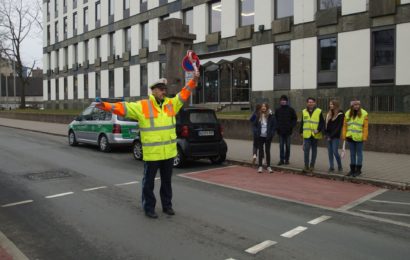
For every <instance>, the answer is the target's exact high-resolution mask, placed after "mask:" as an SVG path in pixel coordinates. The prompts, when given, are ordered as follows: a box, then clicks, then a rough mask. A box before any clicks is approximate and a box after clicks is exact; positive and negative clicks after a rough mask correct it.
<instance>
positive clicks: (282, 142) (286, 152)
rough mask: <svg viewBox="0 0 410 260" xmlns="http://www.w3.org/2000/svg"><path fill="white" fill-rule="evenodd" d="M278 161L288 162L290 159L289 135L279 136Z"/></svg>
mask: <svg viewBox="0 0 410 260" xmlns="http://www.w3.org/2000/svg"><path fill="white" fill-rule="evenodd" d="M279 150H280V161H281V162H288V161H289V157H290V135H279Z"/></svg>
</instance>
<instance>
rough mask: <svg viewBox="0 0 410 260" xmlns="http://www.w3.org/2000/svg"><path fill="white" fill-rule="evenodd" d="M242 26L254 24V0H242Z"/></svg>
mask: <svg viewBox="0 0 410 260" xmlns="http://www.w3.org/2000/svg"><path fill="white" fill-rule="evenodd" d="M239 10H240V12H241V13H240V26H246V25H251V24H254V18H255V3H254V0H240V8H239Z"/></svg>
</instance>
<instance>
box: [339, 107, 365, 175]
mask: <svg viewBox="0 0 410 260" xmlns="http://www.w3.org/2000/svg"><path fill="white" fill-rule="evenodd" d="M342 133H343V134H342V137H343V140H346V141H347V143H348V144H349V149H350V172H349V173H348V174H347V176H352V177H356V176H359V175H360V174H361V173H362V163H363V142H366V141H367V138H368V135H369V120H368V113H367V112H366V110H364V109H363V108H361V104H360V101H359V100H357V99H354V100H353V101H351V102H350V109H349V110H348V111H347V112H346V114H345V120H344V124H343V131H342Z"/></svg>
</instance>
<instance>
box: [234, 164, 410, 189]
mask: <svg viewBox="0 0 410 260" xmlns="http://www.w3.org/2000/svg"><path fill="white" fill-rule="evenodd" d="M226 162H228V163H230V164H233V165H241V166H247V167H254V165H252V163H250V162H247V161H238V160H232V159H227V160H226ZM271 167H272V168H273V169H274V170H279V171H282V172H284V173H288V174H298V175H303V176H310V177H316V178H323V179H329V180H336V181H344V182H351V183H357V184H369V185H373V186H376V187H380V188H385V189H396V190H403V191H409V190H410V183H403V182H394V181H386V180H378V179H370V178H366V177H350V176H346V175H342V174H335V173H326V172H322V171H314V172H312V173H309V174H305V173H303V172H302V169H300V168H295V167H289V166H271Z"/></svg>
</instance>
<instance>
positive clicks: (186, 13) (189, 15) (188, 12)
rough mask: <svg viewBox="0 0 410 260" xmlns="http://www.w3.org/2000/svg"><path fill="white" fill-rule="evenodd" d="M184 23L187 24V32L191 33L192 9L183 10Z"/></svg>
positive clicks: (192, 26) (192, 23) (192, 27)
mask: <svg viewBox="0 0 410 260" xmlns="http://www.w3.org/2000/svg"><path fill="white" fill-rule="evenodd" d="M183 19H184V24H185V25H188V26H189V33H193V31H194V12H193V10H192V9H188V10H185V11H184V16H183Z"/></svg>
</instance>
